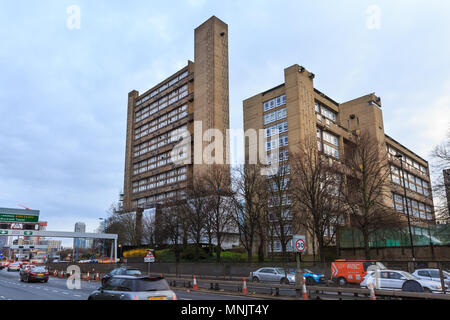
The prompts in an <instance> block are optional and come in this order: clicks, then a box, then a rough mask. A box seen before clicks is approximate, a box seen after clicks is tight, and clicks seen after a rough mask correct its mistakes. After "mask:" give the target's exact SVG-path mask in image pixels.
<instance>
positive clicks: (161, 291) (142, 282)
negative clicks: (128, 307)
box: [88, 275, 177, 300]
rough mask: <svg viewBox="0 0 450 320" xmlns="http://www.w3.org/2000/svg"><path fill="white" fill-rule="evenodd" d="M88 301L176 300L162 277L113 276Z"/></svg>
mask: <svg viewBox="0 0 450 320" xmlns="http://www.w3.org/2000/svg"><path fill="white" fill-rule="evenodd" d="M88 300H177V296H176V295H175V293H174V292H173V291H172V290H170V288H169V285H168V283H167V281H166V280H165V279H164V278H162V277H135V276H127V275H114V276H112V277H110V278H109V279H108V280H107V281H106V283H105V284H104V285H102V286H101V287H100V288H98V289H97V290H95V291H94V292H92V293H91V294H90V295H89V298H88Z"/></svg>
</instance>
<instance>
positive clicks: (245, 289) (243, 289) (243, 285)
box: [242, 277, 248, 294]
mask: <svg viewBox="0 0 450 320" xmlns="http://www.w3.org/2000/svg"><path fill="white" fill-rule="evenodd" d="M242 293H243V294H248V290H247V282H246V281H245V277H244V278H243V282H242Z"/></svg>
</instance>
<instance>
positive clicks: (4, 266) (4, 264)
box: [0, 262, 6, 270]
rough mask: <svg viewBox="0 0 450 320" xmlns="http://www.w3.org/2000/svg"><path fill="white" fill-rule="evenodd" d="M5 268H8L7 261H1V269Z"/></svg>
mask: <svg viewBox="0 0 450 320" xmlns="http://www.w3.org/2000/svg"><path fill="white" fill-rule="evenodd" d="M4 268H6V262H1V263H0V270H3V269H4Z"/></svg>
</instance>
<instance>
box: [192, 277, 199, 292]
mask: <svg viewBox="0 0 450 320" xmlns="http://www.w3.org/2000/svg"><path fill="white" fill-rule="evenodd" d="M192 290H198V285H197V278H196V277H195V276H194V286H193V288H192Z"/></svg>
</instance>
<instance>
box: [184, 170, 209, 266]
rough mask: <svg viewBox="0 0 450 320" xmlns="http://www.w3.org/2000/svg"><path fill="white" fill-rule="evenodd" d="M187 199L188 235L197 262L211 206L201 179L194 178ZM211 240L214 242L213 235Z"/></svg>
mask: <svg viewBox="0 0 450 320" xmlns="http://www.w3.org/2000/svg"><path fill="white" fill-rule="evenodd" d="M187 198H188V200H187V201H186V203H185V212H186V215H185V217H186V222H187V223H188V228H187V233H188V235H189V238H190V240H192V241H193V242H194V244H195V256H194V260H195V261H197V260H198V259H199V251H200V246H201V243H202V239H203V236H204V235H205V225H206V224H207V218H208V205H209V199H208V197H207V194H206V190H205V186H204V184H203V180H202V179H201V178H198V177H195V178H194V180H193V182H192V185H191V186H190V187H189V189H188V192H187ZM210 239H211V242H212V233H211V238H210Z"/></svg>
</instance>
